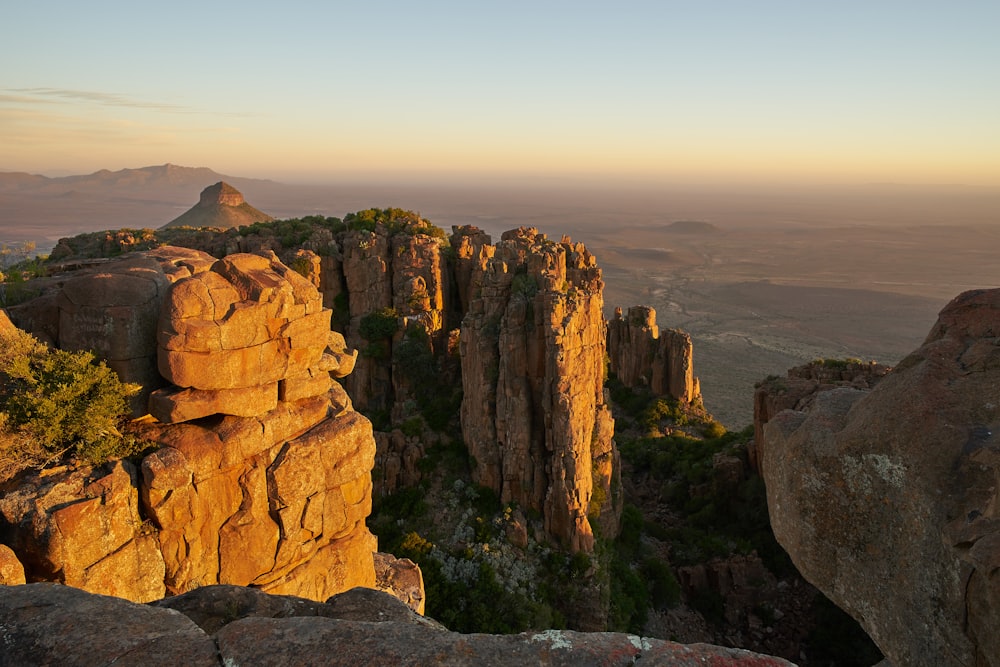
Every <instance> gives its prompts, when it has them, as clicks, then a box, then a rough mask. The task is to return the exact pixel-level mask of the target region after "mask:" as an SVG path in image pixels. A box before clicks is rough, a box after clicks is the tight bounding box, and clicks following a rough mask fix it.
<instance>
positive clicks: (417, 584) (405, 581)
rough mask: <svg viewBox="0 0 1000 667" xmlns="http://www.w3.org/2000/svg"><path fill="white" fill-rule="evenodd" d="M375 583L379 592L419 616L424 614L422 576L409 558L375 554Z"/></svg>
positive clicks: (418, 568)
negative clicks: (396, 600)
mask: <svg viewBox="0 0 1000 667" xmlns="http://www.w3.org/2000/svg"><path fill="white" fill-rule="evenodd" d="M375 583H376V587H377V588H378V589H379V590H380V591H385V592H386V593H389V594H390V595H392V596H393V597H395V598H397V599H399V600H402V601H403V602H404V603H406V606H407V607H409V608H410V609H412V610H413V611H415V612H417V613H418V614H420V615H423V613H424V602H425V600H424V575H423V573H422V572H421V571H420V567H419V566H418V565H417V564H416V563H414V562H413V561H412V560H410V559H409V558H396V557H395V556H393V555H392V554H384V553H376V554H375Z"/></svg>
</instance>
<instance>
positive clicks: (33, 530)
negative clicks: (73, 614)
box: [0, 461, 164, 602]
mask: <svg viewBox="0 0 1000 667" xmlns="http://www.w3.org/2000/svg"><path fill="white" fill-rule="evenodd" d="M20 482H21V483H20V484H19V485H18V486H17V487H15V488H12V489H10V490H9V491H7V492H6V493H5V494H4V496H3V498H2V499H0V536H2V540H3V542H4V543H6V544H8V545H10V547H11V548H12V549H13V550H14V552H15V553H16V554H17V556H18V557H19V559H20V560H21V562H22V563H23V564H24V566H25V569H26V571H27V573H28V576H29V578H30V579H31V580H32V581H38V580H49V581H59V582H60V583H64V584H66V585H67V586H74V587H76V588H82V589H83V590H87V591H91V592H93V593H103V594H105V595H117V596H120V597H127V598H129V599H132V600H136V601H138V602H146V601H149V600H156V599H158V598H161V597H163V594H164V586H163V572H164V570H163V556H162V555H161V554H160V549H159V546H158V543H157V537H156V534H155V531H154V530H153V527H152V526H151V525H149V524H148V523H145V522H144V519H143V516H142V513H141V510H140V509H139V490H138V473H137V471H136V469H135V467H134V466H132V464H130V463H128V462H127V461H120V462H115V463H114V464H110V465H109V466H106V467H104V468H101V469H94V468H90V467H85V468H82V469H77V470H70V471H68V472H65V473H63V474H56V475H51V476H46V477H42V476H41V475H38V474H33V475H29V476H28V477H25V478H22V479H21V480H20Z"/></svg>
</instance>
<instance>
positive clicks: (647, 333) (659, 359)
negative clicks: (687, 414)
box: [608, 306, 701, 403]
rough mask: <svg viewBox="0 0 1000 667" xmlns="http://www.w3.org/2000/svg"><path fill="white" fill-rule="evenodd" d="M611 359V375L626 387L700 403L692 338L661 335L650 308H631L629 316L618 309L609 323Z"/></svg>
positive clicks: (672, 331)
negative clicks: (641, 388)
mask: <svg viewBox="0 0 1000 667" xmlns="http://www.w3.org/2000/svg"><path fill="white" fill-rule="evenodd" d="M608 357H609V359H610V364H611V366H610V370H611V372H612V373H614V374H615V375H616V376H617V377H618V379H619V380H621V382H622V384H624V385H625V386H626V387H630V388H634V387H647V388H649V390H650V392H652V393H653V394H654V395H656V396H672V397H674V398H676V399H677V400H678V401H680V402H682V403H695V402H698V401H700V400H701V386H700V384H699V382H698V378H696V377H695V376H694V362H693V346H692V345H691V336H689V335H688V334H686V333H684V332H683V331H680V330H678V329H667V330H666V331H662V332H661V331H660V328H659V327H658V326H657V325H656V311H655V310H654V309H652V308H650V307H649V306H632V307H631V308H629V309H628V316H627V317H622V309H621V308H616V309H615V315H614V317H613V318H612V319H611V320H610V321H609V322H608Z"/></svg>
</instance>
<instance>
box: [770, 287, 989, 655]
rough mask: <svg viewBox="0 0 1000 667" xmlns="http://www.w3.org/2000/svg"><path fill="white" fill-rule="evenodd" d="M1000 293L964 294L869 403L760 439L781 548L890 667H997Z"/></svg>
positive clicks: (817, 406)
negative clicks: (865, 634) (852, 620)
mask: <svg viewBox="0 0 1000 667" xmlns="http://www.w3.org/2000/svg"><path fill="white" fill-rule="evenodd" d="M998 341H1000V290H979V291H973V292H966V293H964V294H961V295H959V296H958V297H957V298H956V299H955V300H953V301H952V302H951V303H950V304H949V305H948V306H946V307H945V309H944V310H942V312H941V314H940V316H939V318H938V321H937V323H936V324H935V326H934V328H933V329H932V330H931V332H930V334H929V336H928V337H927V339H926V341H925V342H924V344H923V345H922V346H921V347H920V348H919V349H918V350H916V351H915V352H913V353H912V354H911V355H910V356H908V357H907V358H905V359H904V360H903V361H901V362H900V363H899V365H898V366H897V367H896V368H895V369H894V370H893V371H892V372H891V373H889V374H888V375H886V376H885V377H884V378H882V379H881V380H880V381H879V382H878V383H877V384H876V385H875V387H874V388H872V389H871V390H864V389H856V388H852V387H837V388H833V389H829V390H826V391H819V392H818V393H816V394H815V396H814V397H813V399H812V401H811V408H810V409H809V410H808V411H806V412H801V411H791V410H786V411H783V412H780V413H778V414H777V415H775V416H773V417H772V418H771V419H770V420H769V421H768V422H767V424H766V425H765V426H764V435H763V451H764V452H765V454H766V455H765V456H763V457H762V458H761V459H760V463H761V468H762V472H763V476H764V479H765V481H766V484H767V496H768V507H769V510H770V513H771V521H772V526H773V528H774V532H775V535H776V536H777V538H778V540H779V541H780V542H781V544H782V545H783V546H784V547H785V549H786V550H787V551H788V553H789V554H790V555H791V557H792V559H793V561H794V562H795V564H796V566H797V567H798V568H799V570H800V571H801V572H802V574H803V575H804V576H805V577H806V579H808V580H809V581H810V582H812V583H813V584H814V585H816V586H817V587H818V588H819V589H821V590H822V591H823V592H824V593H825V594H826V595H827V596H828V597H829V598H830V599H832V600H833V601H834V602H836V603H837V604H838V605H840V606H841V607H842V608H843V609H844V610H845V611H847V612H848V613H849V614H851V615H852V616H853V617H854V618H855V619H857V620H858V621H859V623H860V624H861V625H862V627H864V629H865V630H866V631H867V632H868V634H869V635H870V636H871V637H872V639H873V640H874V641H875V642H876V643H877V644H878V646H879V648H880V649H881V650H882V651H883V653H884V654H885V656H886V658H888V660H889V661H890V662H891V663H892V664H896V665H910V664H928V665H929V664H933V665H943V666H950V665H956V666H957V665H977V666H987V665H997V664H1000V638H998V635H997V633H996V628H997V627H1000V579H998V578H997V574H996V573H997V572H998V570H1000V548H998V545H1000V515H998V510H997V507H998V502H997V500H998V499H997V489H998V484H997V480H998V477H1000V440H998V435H997V434H998V433H1000V395H998V393H997V386H998V385H1000V345H998Z"/></svg>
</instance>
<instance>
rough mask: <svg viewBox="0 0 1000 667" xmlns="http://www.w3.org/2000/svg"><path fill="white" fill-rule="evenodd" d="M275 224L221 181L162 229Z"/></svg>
mask: <svg viewBox="0 0 1000 667" xmlns="http://www.w3.org/2000/svg"><path fill="white" fill-rule="evenodd" d="M206 171H208V170H207V169H206ZM271 220H274V218H272V217H271V216H269V215H268V214H267V213H264V212H262V211H258V210H257V209H255V208H254V207H253V206H251V205H250V204H248V203H247V202H246V200H245V199H244V198H243V195H242V194H241V193H240V191H239V190H237V189H236V188H234V187H233V186H231V185H229V184H228V183H226V182H225V181H219V182H218V183H216V184H215V185H210V186H208V187H207V188H205V189H204V190H202V191H201V198H200V199H199V200H198V203H197V204H195V205H194V206H192V207H191V208H190V209H188V210H187V211H186V212H185V213H183V214H182V215H179V216H178V217H176V218H174V219H173V220H171V221H170V222H168V223H167V224H165V225H163V227H161V228H160V229H166V228H168V227H215V228H217V229H231V228H233V227H242V226H244V225H252V224H253V223H255V222H270V221H271Z"/></svg>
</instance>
